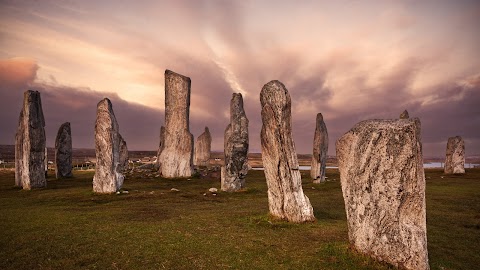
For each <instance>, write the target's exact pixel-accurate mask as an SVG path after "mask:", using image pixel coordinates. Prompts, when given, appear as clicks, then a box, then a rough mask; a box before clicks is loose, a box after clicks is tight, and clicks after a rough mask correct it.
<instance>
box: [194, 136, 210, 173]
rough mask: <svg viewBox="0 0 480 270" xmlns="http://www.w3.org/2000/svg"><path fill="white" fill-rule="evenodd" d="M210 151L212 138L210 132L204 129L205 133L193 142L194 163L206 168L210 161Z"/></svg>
mask: <svg viewBox="0 0 480 270" xmlns="http://www.w3.org/2000/svg"><path fill="white" fill-rule="evenodd" d="M211 149H212V136H211V135H210V130H208V127H205V131H204V132H203V133H202V134H200V136H198V138H197V141H196V142H195V162H194V165H197V166H207V165H208V162H209V160H210V152H211Z"/></svg>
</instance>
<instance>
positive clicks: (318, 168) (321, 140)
mask: <svg viewBox="0 0 480 270" xmlns="http://www.w3.org/2000/svg"><path fill="white" fill-rule="evenodd" d="M327 153H328V132H327V126H326V125H325V122H324V121H323V115H322V114H321V113H318V114H317V121H316V128H315V135H314V137H313V155H312V165H311V167H312V168H311V170H310V176H311V177H312V179H313V182H314V183H323V182H325V169H326V167H327Z"/></svg>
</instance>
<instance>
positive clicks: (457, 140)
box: [444, 136, 465, 174]
mask: <svg viewBox="0 0 480 270" xmlns="http://www.w3.org/2000/svg"><path fill="white" fill-rule="evenodd" d="M444 172H445V173H446V174H454V173H465V142H464V141H463V139H462V137H460V136H455V137H450V138H448V142H447V155H446V157H445V169H444Z"/></svg>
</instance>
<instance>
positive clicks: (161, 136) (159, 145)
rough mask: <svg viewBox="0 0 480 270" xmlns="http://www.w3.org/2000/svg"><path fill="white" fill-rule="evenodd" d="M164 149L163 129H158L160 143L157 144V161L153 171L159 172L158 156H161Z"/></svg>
mask: <svg viewBox="0 0 480 270" xmlns="http://www.w3.org/2000/svg"><path fill="white" fill-rule="evenodd" d="M164 147H165V127H164V126H162V127H160V143H159V144H158V151H157V161H156V162H155V167H154V168H155V169H156V170H158V171H161V168H160V155H161V154H162V151H163V148H164Z"/></svg>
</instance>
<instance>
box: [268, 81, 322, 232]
mask: <svg viewBox="0 0 480 270" xmlns="http://www.w3.org/2000/svg"><path fill="white" fill-rule="evenodd" d="M260 102H261V104H262V123H263V124H262V132H261V136H260V137H261V142H262V161H263V167H264V168H265V178H266V179H267V186H268V204H269V209H270V214H271V215H273V216H274V217H277V218H280V219H286V220H288V221H293V222H305V221H313V220H315V217H314V215H313V208H312V205H311V204H310V200H309V199H308V197H307V196H306V195H305V194H304V193H303V189H302V179H301V175H300V171H299V167H298V159H297V153H296V152H295V143H294V142H293V139H292V128H291V125H292V119H291V99H290V95H289V94H288V91H287V89H286V88H285V86H284V85H283V84H282V83H281V82H279V81H271V82H269V83H267V84H265V85H264V86H263V88H262V91H261V92H260Z"/></svg>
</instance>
